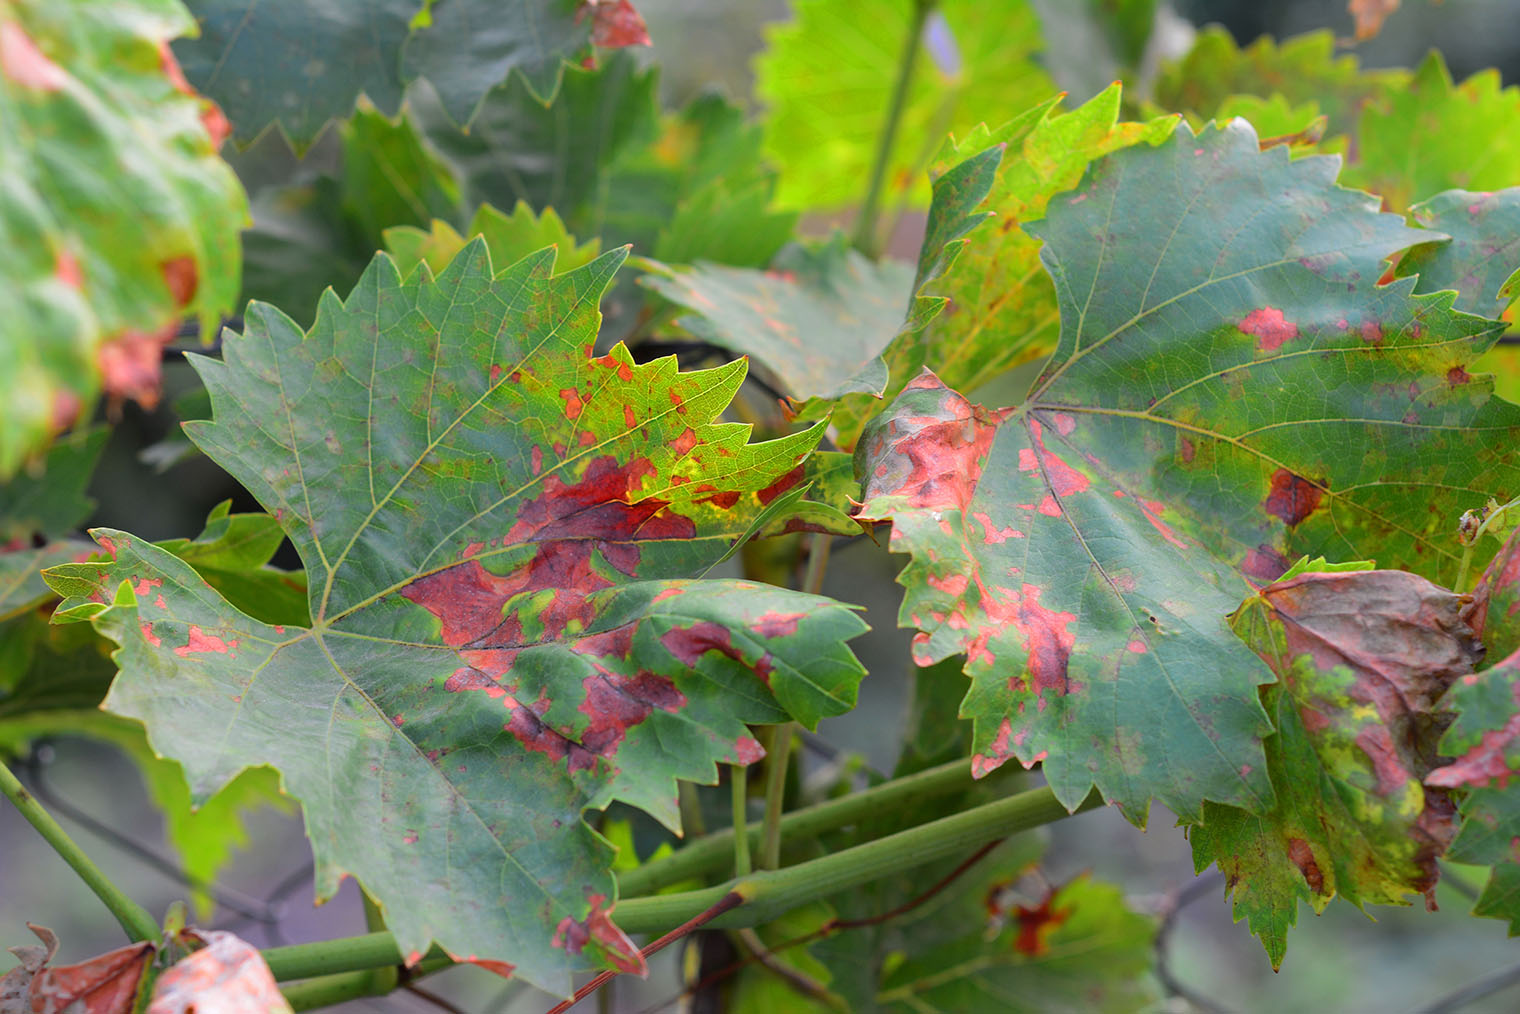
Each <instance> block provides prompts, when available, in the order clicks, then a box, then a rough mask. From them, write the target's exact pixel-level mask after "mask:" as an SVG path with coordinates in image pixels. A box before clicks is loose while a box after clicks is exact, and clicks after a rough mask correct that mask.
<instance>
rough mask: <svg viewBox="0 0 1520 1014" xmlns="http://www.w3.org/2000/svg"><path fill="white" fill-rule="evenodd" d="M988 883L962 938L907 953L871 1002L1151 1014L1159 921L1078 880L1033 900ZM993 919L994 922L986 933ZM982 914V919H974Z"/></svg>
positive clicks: (918, 1011) (913, 1009) (937, 1008)
mask: <svg viewBox="0 0 1520 1014" xmlns="http://www.w3.org/2000/svg"><path fill="white" fill-rule="evenodd" d="M1009 886H1010V885H1001V886H1000V885H996V884H994V885H992V886H991V887H990V888H989V889H988V891H987V892H986V894H985V896H984V897H982V898H975V899H973V900H974V901H975V902H976V903H978V904H979V905H980V907H981V911H980V913H978V912H976V911H975V910H974V909H970V908H969V907H968V906H962V907H963V908H966V909H967V910H966V911H965V913H964V914H965V916H966V918H964V919H962V920H960V921H959V923H958V928H959V930H960V933H959V935H958V937H957V938H956V939H954V940H951V941H949V942H947V943H944V944H941V945H939V946H938V947H935V948H933V949H931V950H928V951H927V952H924V953H912V954H910V955H909V956H908V958H907V960H906V961H903V962H902V963H901V964H899V965H897V966H896V967H895V968H893V969H892V970H891V971H889V972H888V973H887V974H886V975H885V976H884V977H883V981H882V988H881V992H880V993H879V994H877V996H876V1002H877V1003H878V1004H879V1005H880V1008H881V1009H882V1010H883V1011H889V1012H902V1014H939V1012H943V1014H952V1012H956V1011H972V1010H986V1009H988V1005H989V1003H990V1004H992V1005H993V1007H994V1008H995V1009H996V1010H999V1011H1017V1012H1025V1011H1027V1012H1029V1014H1035V1012H1041V1011H1051V1010H1081V1011H1100V1012H1114V1014H1119V1012H1127V1011H1135V1010H1148V1009H1151V1008H1152V1007H1154V1006H1155V1005H1156V1004H1159V1003H1160V989H1159V988H1158V986H1157V983H1156V981H1155V979H1154V978H1153V977H1152V976H1151V974H1150V972H1151V967H1152V963H1153V961H1154V948H1155V939H1156V922H1155V920H1154V919H1151V918H1149V917H1147V916H1143V915H1139V914H1137V913H1135V912H1132V911H1130V909H1129V908H1128V907H1127V906H1126V905H1125V904H1124V896H1123V894H1122V892H1121V891H1120V890H1119V888H1118V887H1116V886H1114V885H1113V884H1105V883H1102V882H1100V881H1096V880H1093V879H1091V878H1089V877H1086V876H1083V877H1078V878H1077V879H1075V880H1073V881H1071V882H1069V883H1067V884H1064V885H1062V886H1061V887H1053V888H1048V890H1047V893H1046V894H1045V895H1044V897H1042V898H1040V899H1039V900H1034V899H1029V900H1028V902H1027V903H1025V900H1024V899H1021V898H1019V897H1017V896H1016V895H1015V896H1013V897H1009V898H1008V899H1007V900H1004V898H1005V894H1007V893H1009V892H1008V891H1007V888H1008V887H1009ZM989 914H990V916H991V920H992V921H991V924H990V925H988V920H989ZM977 915H980V916H981V918H980V920H978V919H977Z"/></svg>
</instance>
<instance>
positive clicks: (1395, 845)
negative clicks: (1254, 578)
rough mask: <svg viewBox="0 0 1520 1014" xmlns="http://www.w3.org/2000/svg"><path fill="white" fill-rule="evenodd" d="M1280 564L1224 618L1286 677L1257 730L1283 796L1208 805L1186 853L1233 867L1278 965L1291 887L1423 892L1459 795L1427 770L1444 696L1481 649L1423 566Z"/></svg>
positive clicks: (1455, 600)
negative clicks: (1292, 567) (1241, 805)
mask: <svg viewBox="0 0 1520 1014" xmlns="http://www.w3.org/2000/svg"><path fill="white" fill-rule="evenodd" d="M1321 566H1323V565H1322V564H1321ZM1289 575H1290V576H1289V577H1288V578H1287V579H1286V580H1282V581H1278V582H1276V583H1274V584H1272V585H1269V586H1268V587H1266V588H1264V589H1262V590H1261V591H1260V592H1259V593H1258V594H1256V595H1254V596H1252V597H1251V598H1249V599H1247V600H1246V602H1245V603H1244V604H1243V605H1242V606H1241V608H1240V609H1239V610H1238V611H1237V612H1236V613H1235V614H1234V616H1232V617H1231V625H1232V626H1233V627H1234V629H1235V632H1236V633H1237V634H1238V635H1240V637H1241V638H1242V639H1243V640H1244V641H1245V642H1246V643H1247V644H1248V645H1250V646H1251V648H1252V650H1254V651H1255V652H1256V653H1257V654H1258V655H1260V656H1261V658H1262V659H1263V660H1265V661H1266V663H1267V664H1268V665H1269V666H1270V667H1271V668H1272V671H1273V672H1274V673H1275V674H1276V675H1277V677H1278V680H1279V682H1278V683H1277V684H1276V685H1273V686H1270V687H1265V688H1263V691H1262V697H1263V703H1264V704H1265V705H1266V707H1267V711H1268V712H1269V713H1270V714H1271V715H1272V716H1273V718H1274V721H1275V723H1276V725H1277V734H1276V735H1275V736H1273V737H1271V738H1269V739H1268V741H1267V743H1266V748H1267V750H1266V753H1267V773H1268V777H1269V778H1270V779H1271V781H1272V787H1273V791H1274V793H1275V795H1276V802H1275V803H1274V805H1273V807H1272V808H1271V809H1270V810H1268V811H1267V812H1266V813H1264V814H1261V815H1255V814H1248V813H1246V812H1245V811H1243V810H1239V809H1235V808H1233V807H1226V806H1216V805H1214V804H1208V805H1207V806H1206V808H1205V813H1204V821H1203V823H1202V824H1201V825H1199V826H1196V827H1194V828H1193V829H1192V832H1191V838H1192V842H1193V857H1194V862H1195V864H1196V865H1197V867H1198V868H1199V869H1200V870H1201V869H1203V868H1204V867H1206V866H1207V865H1208V864H1209V863H1210V862H1216V863H1218V864H1219V867H1220V869H1221V870H1222V871H1223V872H1224V873H1225V874H1226V875H1227V876H1228V877H1229V878H1230V884H1231V888H1232V890H1233V892H1234V898H1235V913H1236V916H1237V917H1240V916H1242V915H1244V916H1246V917H1248V918H1249V920H1250V923H1251V928H1252V930H1253V932H1255V933H1256V934H1257V935H1259V936H1260V937H1261V938H1262V943H1263V944H1264V945H1265V947H1266V948H1267V953H1268V955H1269V956H1270V957H1271V959H1272V962H1273V964H1274V966H1275V965H1277V964H1278V963H1280V962H1281V961H1282V957H1283V954H1284V953H1285V950H1286V937H1287V930H1288V927H1289V926H1291V925H1292V924H1293V922H1294V920H1295V918H1296V911H1297V908H1298V902H1299V901H1300V900H1304V901H1308V902H1309V903H1310V904H1311V905H1312V906H1313V907H1314V908H1315V910H1316V911H1319V910H1321V909H1323V908H1324V907H1325V905H1327V904H1329V902H1330V900H1331V899H1332V898H1334V897H1335V896H1336V895H1337V894H1338V895H1340V896H1341V897H1343V898H1345V899H1346V900H1347V901H1350V902H1351V903H1353V904H1355V905H1358V906H1361V905H1364V904H1367V903H1378V904H1402V903H1404V902H1405V899H1406V896H1407V895H1409V894H1411V893H1425V894H1426V897H1427V901H1429V899H1430V891H1431V889H1432V888H1433V887H1434V886H1435V882H1436V877H1437V870H1436V859H1437V858H1438V857H1439V856H1440V855H1441V854H1442V853H1443V852H1444V851H1445V850H1446V847H1447V845H1448V844H1449V843H1450V841H1451V838H1452V834H1453V825H1452V817H1453V815H1454V807H1453V805H1452V802H1451V800H1450V799H1449V798H1448V796H1447V795H1446V793H1445V791H1444V790H1442V789H1439V788H1432V789H1427V788H1425V786H1424V785H1422V780H1423V779H1424V778H1425V776H1426V775H1427V774H1429V773H1430V771H1431V770H1432V768H1433V767H1434V766H1435V765H1436V763H1437V761H1438V756H1437V749H1436V745H1437V742H1438V741H1439V740H1440V737H1441V733H1442V732H1443V730H1444V729H1445V726H1446V724H1447V723H1448V721H1449V716H1448V715H1446V714H1445V713H1444V711H1443V710H1442V708H1441V706H1440V701H1441V698H1442V695H1443V694H1445V692H1446V690H1447V688H1448V687H1450V686H1451V685H1452V683H1453V681H1456V680H1458V679H1460V678H1462V677H1465V676H1468V675H1470V674H1471V673H1472V671H1473V668H1474V666H1475V665H1476V664H1477V662H1478V660H1479V659H1480V658H1481V657H1482V648H1481V647H1480V646H1479V644H1478V642H1477V639H1476V637H1475V636H1474V634H1473V631H1472V628H1471V627H1469V626H1468V624H1467V623H1466V622H1465V621H1464V620H1463V618H1462V615H1461V613H1462V601H1463V600H1462V598H1461V597H1460V596H1458V595H1456V594H1454V593H1452V592H1450V591H1447V590H1445V589H1443V588H1440V587H1438V586H1437V585H1435V584H1432V583H1431V582H1429V581H1427V580H1425V579H1424V578H1422V577H1418V576H1416V575H1414V574H1409V573H1406V572H1404V571H1392V570H1350V571H1348V570H1342V571H1336V572H1326V571H1324V570H1321V571H1318V572H1315V571H1311V572H1308V573H1295V572H1294V571H1290V572H1289Z"/></svg>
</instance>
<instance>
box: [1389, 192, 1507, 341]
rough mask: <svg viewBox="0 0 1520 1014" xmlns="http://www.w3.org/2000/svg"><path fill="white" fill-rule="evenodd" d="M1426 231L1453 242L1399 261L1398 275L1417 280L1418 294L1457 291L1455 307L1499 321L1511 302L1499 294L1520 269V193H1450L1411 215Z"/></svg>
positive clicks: (1440, 243)
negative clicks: (1445, 236)
mask: <svg viewBox="0 0 1520 1014" xmlns="http://www.w3.org/2000/svg"><path fill="white" fill-rule="evenodd" d="M1409 217H1410V218H1411V219H1413V220H1414V221H1416V222H1418V223H1419V224H1420V225H1423V226H1425V227H1426V228H1427V229H1433V230H1435V231H1436V232H1441V233H1445V234H1446V235H1447V236H1449V237H1451V238H1450V239H1448V240H1441V241H1438V242H1435V243H1423V244H1421V245H1420V246H1417V247H1415V248H1414V249H1412V250H1410V251H1409V252H1408V253H1406V254H1405V255H1404V256H1403V257H1401V258H1400V259H1399V263H1398V273H1399V274H1400V275H1419V276H1420V280H1419V282H1417V283H1416V284H1415V291H1416V292H1439V291H1440V290H1442V289H1456V290H1457V302H1456V307H1457V309H1459V310H1465V311H1467V312H1468V313H1476V314H1478V315H1479V316H1480V317H1489V318H1492V319H1494V320H1498V319H1499V318H1500V317H1501V316H1503V314H1504V311H1505V310H1506V309H1508V307H1509V304H1510V303H1511V302H1512V300H1513V298H1514V297H1513V296H1512V295H1505V294H1503V293H1501V291H1500V290H1501V289H1502V288H1503V287H1504V283H1505V281H1507V280H1508V279H1509V277H1510V275H1511V274H1513V273H1514V271H1515V269H1516V268H1517V267H1520V187H1511V188H1509V189H1507V190H1499V191H1495V192H1492V193H1473V192H1471V191H1468V190H1447V191H1443V192H1442V193H1439V194H1437V195H1435V196H1434V197H1432V198H1430V199H1429V200H1427V201H1421V202H1420V203H1419V204H1416V205H1415V206H1414V207H1412V208H1410V209H1409Z"/></svg>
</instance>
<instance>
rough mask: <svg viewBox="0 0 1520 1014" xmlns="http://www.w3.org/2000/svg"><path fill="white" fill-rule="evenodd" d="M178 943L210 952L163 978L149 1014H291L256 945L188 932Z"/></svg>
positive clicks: (192, 958) (212, 932)
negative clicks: (195, 944)
mask: <svg viewBox="0 0 1520 1014" xmlns="http://www.w3.org/2000/svg"><path fill="white" fill-rule="evenodd" d="M179 938H180V940H181V941H182V942H186V943H192V942H194V943H203V944H205V946H204V947H202V948H201V949H200V950H198V951H196V952H195V953H194V954H191V955H190V956H189V957H187V958H185V959H184V960H183V961H180V962H179V963H177V964H175V965H174V967H172V968H170V969H169V970H168V971H167V972H165V973H164V974H163V975H160V976H159V977H158V984H157V985H156V986H155V987H154V989H153V1002H152V1003H150V1004H149V1005H148V1014H290V1004H289V1002H288V1001H286V999H285V997H284V995H283V994H282V993H281V992H280V987H279V986H278V985H276V984H275V981H274V975H273V974H272V973H271V972H270V971H269V966H268V965H267V964H265V962H264V957H263V955H261V954H260V953H259V952H258V949H257V948H255V947H254V946H253V945H252V944H250V943H248V942H247V941H246V940H243V939H241V938H239V937H238V936H236V935H234V934H232V933H226V932H222V931H220V930H194V929H189V930H184V931H182V932H181V933H180V934H179Z"/></svg>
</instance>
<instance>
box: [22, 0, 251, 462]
mask: <svg viewBox="0 0 1520 1014" xmlns="http://www.w3.org/2000/svg"><path fill="white" fill-rule="evenodd" d="M193 27H194V25H193V22H191V21H190V19H189V18H188V17H186V16H185V14H184V12H183V10H182V9H180V8H179V6H178V5H177V4H171V3H164V2H160V0H151V2H150V0H136V2H131V3H129V4H127V5H126V6H122V5H118V4H115V3H105V2H102V0H90V2H82V3H76V4H67V5H60V4H48V3H42V2H39V0H25V2H18V3H13V4H9V5H8V6H7V7H6V10H5V12H4V13H3V14H0V53H3V56H0V177H3V178H4V179H5V180H6V181H7V184H6V187H5V188H4V193H3V194H0V306H4V307H5V308H6V313H5V315H4V322H3V323H0V363H3V364H4V365H3V367H0V401H3V403H4V404H5V405H6V424H5V426H4V427H0V478H4V477H8V476H10V475H11V474H13V473H14V472H15V471H16V469H17V468H18V467H19V466H20V464H21V463H22V461H23V460H25V459H26V458H27V456H28V455H30V454H31V453H32V452H34V451H36V450H37V449H39V448H40V447H41V446H43V445H44V444H45V443H46V442H47V441H48V439H49V438H50V437H52V436H53V434H55V433H56V432H58V431H59V430H60V429H62V428H64V427H66V426H67V425H68V424H69V423H71V422H72V421H73V420H74V419H75V418H76V417H77V416H78V415H79V414H80V413H81V411H84V410H85V409H87V408H88V407H89V406H90V404H91V403H92V401H93V399H94V398H95V396H96V395H97V394H98V393H99V392H100V390H101V387H102V383H103V382H104V385H105V387H106V389H107V390H108V391H110V392H111V393H113V394H114V395H117V396H124V397H135V398H139V399H140V400H142V401H144V402H145V403H149V404H151V403H152V401H153V400H154V399H155V398H156V397H157V384H158V368H159V353H160V348H161V346H162V345H163V344H164V342H165V341H167V340H169V338H171V337H172V336H173V334H174V332H175V330H176V328H177V326H178V321H179V319H180V318H181V317H182V316H184V315H186V314H190V315H194V316H196V317H198V318H199V319H200V322H201V326H202V328H203V329H204V328H209V327H210V326H212V325H213V324H214V323H215V322H216V321H217V320H219V317H220V314H221V313H222V311H224V310H226V309H228V308H230V306H231V304H232V300H233V297H234V296H235V295H236V286H237V279H238V271H239V256H238V232H239V230H240V229H241V228H242V225H243V222H244V219H245V218H246V216H247V207H246V202H245V199H244V196H243V192H242V189H241V188H240V187H239V186H238V182H237V179H236V177H234V176H233V174H232V171H231V169H229V168H228V167H227V165H226V164H225V163H223V162H222V161H221V160H220V159H218V158H217V156H216V148H217V145H218V144H219V143H220V141H221V137H220V135H219V134H218V133H217V131H219V130H220V129H221V127H220V126H219V122H218V118H219V117H220V114H219V113H217V112H216V110H215V108H214V107H211V106H210V105H209V103H205V102H204V100H202V99H201V98H200V97H199V96H197V95H195V94H194V93H189V88H188V86H186V85H185V84H184V78H183V76H181V75H180V73H179V68H178V67H177V66H176V65H175V63H174V60H173V57H172V56H170V55H169V51H168V49H167V46H168V40H169V39H170V38H172V37H173V36H175V35H177V34H179V33H181V32H185V31H189V30H192V29H193ZM187 93H188V94H187ZM203 118H204V120H205V122H204V123H203Z"/></svg>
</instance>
